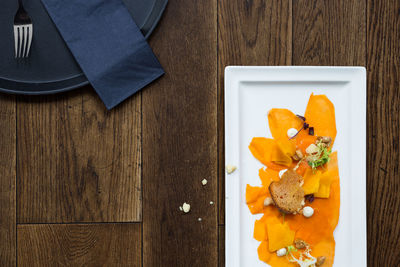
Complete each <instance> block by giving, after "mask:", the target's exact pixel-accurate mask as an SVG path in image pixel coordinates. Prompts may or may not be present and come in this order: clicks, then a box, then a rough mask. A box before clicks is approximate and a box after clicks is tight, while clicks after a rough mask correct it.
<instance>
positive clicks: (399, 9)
mask: <svg viewBox="0 0 400 267" xmlns="http://www.w3.org/2000/svg"><path fill="white" fill-rule="evenodd" d="M399 40H400V1H371V0H369V1H368V6H367V51H368V60H367V61H368V65H367V75H368V116H367V119H368V143H367V144H368V158H367V166H368V179H367V196H368V201H367V210H368V213H367V214H368V223H367V228H368V265H370V266H400V257H399V255H400V250H399V243H400V224H399V222H400V194H399V188H400V179H399V178H400V171H399V162H400V147H399V142H400V90H399V89H400V45H399Z"/></svg>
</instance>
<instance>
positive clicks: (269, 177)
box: [258, 168, 279, 187]
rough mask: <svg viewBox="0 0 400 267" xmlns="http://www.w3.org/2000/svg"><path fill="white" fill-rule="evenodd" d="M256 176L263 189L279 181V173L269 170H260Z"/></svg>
mask: <svg viewBox="0 0 400 267" xmlns="http://www.w3.org/2000/svg"><path fill="white" fill-rule="evenodd" d="M258 175H259V176H260V179H261V183H262V185H263V186H264V187H268V186H269V185H270V184H271V182H273V181H279V172H278V171H276V170H273V169H271V168H266V169H264V168H261V169H260V170H259V171H258Z"/></svg>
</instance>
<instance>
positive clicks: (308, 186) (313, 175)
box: [303, 168, 321, 195]
mask: <svg viewBox="0 0 400 267" xmlns="http://www.w3.org/2000/svg"><path fill="white" fill-rule="evenodd" d="M320 177H321V171H320V170H315V171H313V170H312V169H311V168H308V169H307V170H306V172H305V174H304V184H303V190H304V194H305V195H309V194H314V193H316V192H318V189H319V186H320V185H319V184H320Z"/></svg>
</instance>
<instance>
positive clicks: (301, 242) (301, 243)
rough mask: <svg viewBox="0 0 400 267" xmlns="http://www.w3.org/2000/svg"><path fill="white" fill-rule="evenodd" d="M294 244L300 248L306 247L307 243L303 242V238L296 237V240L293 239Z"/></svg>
mask: <svg viewBox="0 0 400 267" xmlns="http://www.w3.org/2000/svg"><path fill="white" fill-rule="evenodd" d="M294 246H295V247H296V248H297V249H302V248H305V247H307V243H306V242H304V240H301V239H296V240H295V241H294Z"/></svg>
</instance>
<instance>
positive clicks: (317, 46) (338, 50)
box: [293, 0, 366, 66]
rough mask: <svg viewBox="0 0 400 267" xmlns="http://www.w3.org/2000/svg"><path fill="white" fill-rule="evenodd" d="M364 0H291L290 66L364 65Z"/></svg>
mask: <svg viewBox="0 0 400 267" xmlns="http://www.w3.org/2000/svg"><path fill="white" fill-rule="evenodd" d="M365 27H366V26H365V1H359V0H350V1H349V0H329V1H326V0H317V1H307V0H299V1H293V65H317V66H318V65H339V66H343V65H356V66H364V65H365V63H366V61H365V60H366V55H365V40H366V29H365Z"/></svg>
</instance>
